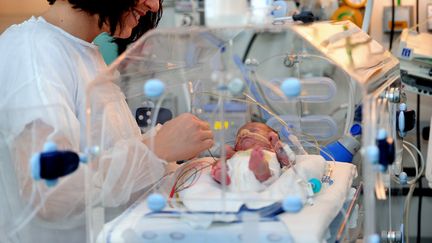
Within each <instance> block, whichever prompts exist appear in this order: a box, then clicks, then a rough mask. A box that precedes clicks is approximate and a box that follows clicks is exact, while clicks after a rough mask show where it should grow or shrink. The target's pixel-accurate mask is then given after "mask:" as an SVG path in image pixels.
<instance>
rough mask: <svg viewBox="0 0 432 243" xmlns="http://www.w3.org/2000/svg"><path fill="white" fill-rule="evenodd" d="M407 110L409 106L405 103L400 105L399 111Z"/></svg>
mask: <svg viewBox="0 0 432 243" xmlns="http://www.w3.org/2000/svg"><path fill="white" fill-rule="evenodd" d="M406 109H407V105H406V104H405V103H400V104H399V110H401V111H406Z"/></svg>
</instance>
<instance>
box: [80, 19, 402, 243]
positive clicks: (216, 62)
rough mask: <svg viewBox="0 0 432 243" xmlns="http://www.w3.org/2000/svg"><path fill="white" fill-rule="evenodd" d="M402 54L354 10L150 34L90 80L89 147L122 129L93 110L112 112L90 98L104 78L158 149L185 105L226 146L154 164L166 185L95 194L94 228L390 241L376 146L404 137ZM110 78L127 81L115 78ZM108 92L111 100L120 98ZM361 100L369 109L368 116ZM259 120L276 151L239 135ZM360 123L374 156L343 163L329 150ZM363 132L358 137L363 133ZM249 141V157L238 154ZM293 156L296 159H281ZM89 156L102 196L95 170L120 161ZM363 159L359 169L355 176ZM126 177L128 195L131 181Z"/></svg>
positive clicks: (153, 234)
mask: <svg viewBox="0 0 432 243" xmlns="http://www.w3.org/2000/svg"><path fill="white" fill-rule="evenodd" d="M398 65H399V63H398V61H397V59H396V58H394V57H393V56H392V55H391V54H390V53H389V52H387V51H386V50H385V49H384V48H383V47H382V46H380V45H379V44H378V43H377V42H376V41H374V40H372V39H371V38H370V37H369V36H368V35H367V34H365V33H364V32H362V31H361V29H359V28H358V27H356V26H355V25H353V24H352V23H350V22H338V23H332V22H321V23H313V24H308V25H298V24H290V25H285V24H283V25H282V24H281V25H268V26H267V25H264V26H255V27H227V28H195V27H194V28H179V29H165V30H163V29H161V30H155V31H152V32H149V33H148V34H146V35H145V36H144V37H143V38H141V39H140V40H138V41H137V42H136V43H135V44H133V45H132V46H131V47H130V48H129V49H128V50H127V51H126V52H125V53H124V54H123V55H121V56H120V57H119V58H118V59H117V60H116V61H115V62H114V63H113V64H112V65H111V66H110V68H109V70H108V71H107V72H106V73H104V74H103V75H101V76H100V77H98V78H97V79H96V80H95V81H94V82H93V83H92V84H90V85H89V87H88V90H87V97H88V99H87V121H88V122H89V123H88V132H87V141H88V142H89V145H90V147H92V148H98V149H99V150H100V151H101V153H103V152H104V151H105V150H109V149H111V148H110V147H106V146H101V144H108V143H107V142H106V140H107V139H110V138H109V137H104V134H103V132H102V131H104V130H106V128H104V127H103V126H104V125H105V124H107V126H109V127H112V126H113V125H115V121H112V120H105V119H102V120H97V119H93V117H99V116H94V113H95V112H101V111H102V112H104V109H101V107H96V106H94V105H93V102H96V101H98V99H100V98H101V96H100V94H101V93H103V92H104V90H110V92H113V93H111V95H113V96H116V95H119V96H122V95H124V98H125V100H126V102H127V104H128V106H129V108H130V110H131V112H132V114H133V116H131V117H129V118H128V119H134V118H135V119H136V121H137V122H138V124H139V126H140V128H141V132H142V133H143V134H144V135H143V136H144V137H145V139H149V140H148V141H150V142H149V147H150V149H152V147H153V146H154V144H155V142H154V140H153V138H154V135H155V134H156V133H157V131H158V129H159V127H160V125H162V126H163V123H164V122H166V121H168V120H169V119H170V118H172V117H177V116H179V115H180V114H182V113H186V112H187V113H192V114H194V115H195V116H197V117H199V118H201V119H203V120H205V121H207V122H208V123H209V125H210V126H211V128H212V130H213V132H214V135H215V145H214V146H213V147H212V148H211V149H209V150H207V151H204V152H203V153H202V154H201V155H200V156H198V157H197V158H191V159H190V160H187V161H178V162H177V163H175V162H171V163H169V164H168V165H167V167H171V169H170V170H166V171H165V173H164V174H163V175H162V174H161V172H160V171H156V172H154V173H151V174H150V175H148V174H146V176H150V177H152V179H151V181H153V182H155V183H153V184H152V185H149V186H148V187H147V188H143V189H142V190H141V191H138V192H135V193H133V194H132V195H131V196H129V197H126V198H123V200H121V201H118V200H116V198H115V195H100V196H99V197H92V198H91V200H90V201H91V202H89V203H90V206H89V215H90V216H89V218H88V219H89V221H88V223H89V226H90V229H91V231H90V240H91V241H94V242H322V241H329V242H335V241H336V242H342V241H351V240H355V239H356V238H357V237H364V239H365V240H367V239H371V240H374V239H376V237H378V239H379V236H377V234H381V230H382V229H379V228H378V225H377V220H378V219H377V218H376V216H375V211H374V209H375V206H376V205H375V202H376V198H375V186H376V185H382V188H378V189H380V190H384V191H383V192H384V194H385V193H386V191H385V190H386V188H385V186H384V185H383V184H385V180H384V179H383V178H384V177H385V176H384V175H387V174H388V173H389V172H388V171H389V170H388V169H386V168H390V166H389V167H386V166H387V165H380V164H379V163H378V162H379V161H380V160H379V159H378V157H377V156H379V155H381V156H384V154H385V153H384V150H385V151H386V152H387V151H388V150H389V149H390V148H391V145H389V143H387V144H386V145H382V146H377V144H378V142H377V140H379V139H381V140H382V139H384V140H385V141H387V140H386V139H387V138H391V137H393V138H394V139H395V140H396V136H397V134H396V127H395V119H396V108H397V107H398V105H399V102H400V100H399V99H398V98H399V96H398V95H397V94H398V93H397V92H398V91H399V85H400V81H399V70H398ZM113 84H115V85H116V87H118V88H115V89H113V88H107V87H108V86H110V87H111V86H112V85H113ZM105 104H106V107H105V108H107V107H108V108H109V107H110V100H106V102H105ZM356 109H357V110H359V109H362V111H363V112H362V115H361V117H359V116H358V115H356V114H355V110H356ZM102 117H103V116H102ZM251 121H253V122H259V123H262V124H266V125H267V126H268V127H270V128H271V129H272V131H273V132H274V133H276V134H277V138H276V139H275V138H274V137H271V136H269V137H266V135H264V136H261V135H260V136H256V137H255V138H257V137H259V139H258V140H260V141H261V142H262V143H263V144H271V145H272V146H270V148H271V149H267V150H266V149H262V148H261V149H258V150H256V148H255V147H248V149H246V150H244V151H243V150H241V149H240V147H241V146H239V141H241V139H240V138H241V137H242V136H243V135H244V134H250V133H254V132H257V131H256V130H254V129H251V130H249V131H248V132H246V133H244V132H243V133H242V132H239V130H242V126H243V125H245V124H246V123H248V122H251ZM354 121H355V122H356V123H358V124H360V125H361V126H362V135H361V136H362V139H361V141H362V148H363V149H362V155H363V156H362V159H361V162H357V165H358V167H356V166H355V165H354V164H353V163H342V162H338V161H335V160H334V158H333V156H332V155H331V154H329V153H328V152H327V151H326V150H324V149H322V147H324V146H325V145H327V144H328V143H331V142H333V141H335V140H337V139H339V138H341V137H343V136H344V135H346V134H349V133H350V129H351V128H352V127H353V125H354ZM94 128H98V129H94ZM379 131H380V132H379ZM258 132H259V131H258ZM379 133H380V134H379ZM354 135H355V136H357V137H355V139H358V141H360V138H358V136H360V134H359V133H356V134H353V136H354ZM378 135H380V137H378ZM173 139H175V138H173ZM249 139H250V138H249ZM267 140H268V141H267ZM381 140H380V141H381ZM275 141H276V142H275ZM275 144H277V146H278V147H277V148H278V149H275V148H276V146H273V145H275ZM378 145H379V144H378ZM396 145H397V144H396ZM113 146H114V145H113ZM397 146H398V145H397ZM264 147H265V146H264ZM380 149H381V151H380ZM263 150H264V151H263ZM261 152H263V154H264V155H262V154H260V153H261ZM239 153H241V154H242V155H244V154H247V155H246V157H241V156H238V157H235V156H236V155H233V154H239ZM257 154H258V155H257ZM320 154H325V155H326V158H327V159H328V161H326V160H324V158H323V157H322V156H320ZM390 154H391V153H390ZM132 156H134V155H133V154H131V155H129V157H132ZM254 156H255V157H254ZM283 156H287V157H284V158H285V159H286V158H288V161H289V163H283V162H281V161H284V160H283V158H282V157H283ZM126 157H128V156H126ZM240 157H241V158H242V159H237V162H233V158H240ZM256 157H258V158H259V159H258V162H257V160H256V159H254V158H256ZM269 158H270V159H269ZM272 159H273V160H275V161H276V164H277V163H278V162H279V164H277V166H276V167H275V168H273V167H272V166H268V167H267V166H263V167H262V168H264V169H263V170H261V169H256V166H255V165H256V164H255V163H258V165H262V164H260V163H261V162H262V161H264V160H265V161H267V162H268V163H269V164H270V162H269V161H270V160H272ZM386 161H388V160H386ZM392 162H393V161H391V162H389V164H390V163H392ZM143 163H145V162H144V161H143ZM235 163H243V164H242V166H237V165H239V164H235ZM90 164H91V165H93V168H92V169H93V170H90V172H89V174H88V176H89V178H90V179H89V180H88V181H90V182H92V181H93V182H92V183H91V184H90V185H89V187H90V188H89V191H88V192H89V195H97V192H98V191H101V189H100V187H99V186H98V183H97V181H99V180H103V178H97V179H96V177H95V176H94V175H92V172H91V171H100V170H102V171H104V167H109V163H104V160H102V159H101V158H100V157H98V156H94V157H93V158H92V161H91V162H90ZM173 165H176V166H173ZM172 167H175V168H172ZM237 167H239V168H237ZM240 167H242V168H240ZM258 167H259V166H258ZM260 168H261V167H260ZM359 168H361V170H359V172H360V174H361V176H360V177H359V178H356V176H357V170H358V169H359ZM237 169H238V171H237ZM216 170H217V171H216ZM248 170H249V171H248ZM215 171H216V172H215ZM239 171H240V172H239ZM244 171H248V173H253V174H252V176H254V175H255V178H254V177H251V178H252V179H250V180H249V179H245V178H250V174H249V175H246V174H245V173H243V172H244ZM269 171H270V172H269ZM264 172H265V173H270V175H271V177H270V178H272V180H271V181H269V179H268V177H266V178H265V179H262V178H261V177H260V176H262V175H263V174H265V173H264ZM147 173H148V172H147ZM216 174H217V176H215V175H216ZM98 176H99V177H100V176H102V177H103V176H112V174H111V175H107V174H102V175H101V174H99V175H98ZM116 178H117V179H121V180H129V179H130V178H132V176H130V175H128V174H124V173H122V171H118V172H117V175H116ZM255 179H256V180H255ZM252 181H253V182H252ZM235 183H240V184H241V183H247V185H250V183H257V185H259V187H257V188H258V189H251V188H250V187H241V186H240V187H238V188H233V184H235ZM112 186H113V187H116V185H115V184H113V185H112ZM117 189H118V192H119V193H123V192H124V194H125V195H126V194H128V193H130V191H124V190H123V188H122V186H121V185H120V186H118V188H117ZM362 190H363V191H362ZM361 195H363V197H364V200H362V199H361ZM111 196H112V197H114V198H112V197H111ZM137 198H138V199H137ZM132 199H134V200H133V201H134V203H132V204H126V205H127V206H125V209H126V208H127V209H126V210H125V211H124V212H123V213H121V214H120V215H119V216H116V217H115V216H112V215H111V213H110V212H109V211H111V210H110V208H111V207H114V206H118V205H119V204H123V203H126V202H128V201H131V200H132ZM135 199H136V200H135ZM113 202H116V203H113ZM363 222H364V223H363ZM363 225H364V228H362V226H363ZM363 230H364V231H363ZM361 231H363V235H360V236H359V232H361Z"/></svg>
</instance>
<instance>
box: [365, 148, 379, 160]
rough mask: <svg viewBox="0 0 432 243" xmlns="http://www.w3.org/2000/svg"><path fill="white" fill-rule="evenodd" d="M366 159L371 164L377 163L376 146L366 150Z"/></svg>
mask: <svg viewBox="0 0 432 243" xmlns="http://www.w3.org/2000/svg"><path fill="white" fill-rule="evenodd" d="M366 157H367V158H368V159H369V161H370V162H371V163H372V164H376V163H378V160H379V149H378V147H377V146H376V145H370V146H368V147H367V148H366Z"/></svg>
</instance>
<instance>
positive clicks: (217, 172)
mask: <svg viewBox="0 0 432 243" xmlns="http://www.w3.org/2000/svg"><path fill="white" fill-rule="evenodd" d="M221 163H222V162H221V161H220V160H218V161H217V162H216V164H215V165H213V167H212V170H211V176H212V178H213V179H214V180H215V181H217V182H219V183H222V164H221ZM226 172H227V173H226V176H225V182H226V183H225V185H227V186H228V185H229V184H231V179H230V177H229V175H228V166H227V171H226Z"/></svg>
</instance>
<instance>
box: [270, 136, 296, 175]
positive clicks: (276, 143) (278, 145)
mask: <svg viewBox="0 0 432 243" xmlns="http://www.w3.org/2000/svg"><path fill="white" fill-rule="evenodd" d="M268 136H269V139H270V143H271V144H272V146H273V150H274V151H275V153H276V158H277V159H278V161H279V163H280V165H281V166H288V167H291V165H292V161H291V159H290V158H289V155H288V154H287V153H286V151H285V149H284V148H283V144H282V142H281V141H280V140H279V137H278V135H277V134H276V133H274V132H270V133H269V135H268Z"/></svg>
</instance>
